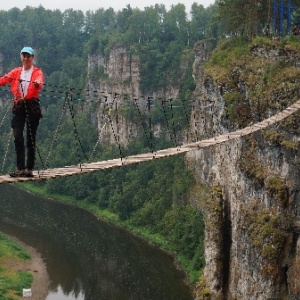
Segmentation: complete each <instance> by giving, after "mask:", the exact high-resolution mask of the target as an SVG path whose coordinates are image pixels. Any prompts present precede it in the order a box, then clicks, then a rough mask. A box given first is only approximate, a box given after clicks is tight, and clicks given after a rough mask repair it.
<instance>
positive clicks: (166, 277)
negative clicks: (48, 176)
mask: <svg viewBox="0 0 300 300" xmlns="http://www.w3.org/2000/svg"><path fill="white" fill-rule="evenodd" d="M0 195H1V196H0V206H1V209H0V231H2V232H5V233H7V234H9V235H11V236H14V237H16V238H18V239H19V240H21V241H22V242H24V243H26V244H28V245H30V246H32V247H34V248H35V249H37V251H38V252H39V253H40V254H41V256H42V257H43V259H44V262H45V263H46V265H47V272H48V274H49V279H50V286H49V294H48V296H47V298H46V300H75V299H77V300H127V299H128V300H129V299H130V300H139V299H141V300H143V299H145V300H150V299H151V300H192V299H193V297H192V293H191V290H190V288H189V287H188V286H187V285H186V284H185V283H184V273H183V272H181V271H179V270H177V269H176V267H175V265H174V260H173V258H172V257H171V256H169V255H167V254H166V253H164V252H163V251H161V250H159V249H158V248H157V247H153V246H151V245H149V244H148V243H146V242H145V241H143V240H141V239H139V238H137V237H135V236H134V235H131V234H129V233H128V232H127V231H125V230H122V229H120V228H118V227H116V226H113V225H111V224H107V223H106V222H103V221H101V220H99V219H98V218H97V217H95V216H94V215H93V214H91V213H89V212H88V211H86V210H83V209H80V208H77V207H75V206H71V205H65V204H61V203H59V202H56V201H54V200H51V199H47V198H44V197H39V196H36V195H32V194H30V193H27V192H25V191H23V190H21V189H19V188H18V187H16V186H15V185H4V184H2V185H0Z"/></svg>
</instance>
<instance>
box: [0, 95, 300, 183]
mask: <svg viewBox="0 0 300 300" xmlns="http://www.w3.org/2000/svg"><path fill="white" fill-rule="evenodd" d="M299 110H300V100H298V101H297V102H295V103H294V104H292V105H290V106H289V107H287V108H285V109H284V110H282V111H281V112H279V113H277V114H275V115H273V116H271V117H269V118H267V119H265V120H263V121H260V122H257V123H255V124H252V125H250V126H248V127H245V128H243V129H240V130H236V131H233V132H229V133H226V134H221V135H219V136H216V137H212V138H209V139H202V140H200V141H197V142H192V143H187V144H183V145H180V146H177V147H172V148H168V149H163V150H158V151H151V152H149V153H143V154H137V155H131V156H127V157H122V158H115V159H110V160H105V161H98V162H92V163H82V164H77V165H70V166H64V167H60V168H52V169H51V168H49V169H45V170H39V171H34V172H33V175H34V176H33V177H10V176H9V175H2V176H0V183H14V182H24V181H39V180H45V179H50V178H59V177H66V176H73V175H77V174H86V173H91V172H98V171H101V170H106V169H112V168H119V167H123V166H128V165H134V164H139V163H142V162H147V161H151V160H155V159H159V158H163V157H168V156H174V155H178V154H183V153H187V152H189V151H194V150H199V149H203V148H207V147H212V146H214V145H217V144H222V143H226V142H228V141H230V140H233V139H237V138H241V137H243V136H246V135H250V134H252V133H254V132H257V131H260V130H262V129H265V128H267V127H268V126H271V125H272V124H275V123H277V122H280V121H282V120H284V119H285V118H287V117H289V116H291V115H292V114H294V113H296V112H297V111H299Z"/></svg>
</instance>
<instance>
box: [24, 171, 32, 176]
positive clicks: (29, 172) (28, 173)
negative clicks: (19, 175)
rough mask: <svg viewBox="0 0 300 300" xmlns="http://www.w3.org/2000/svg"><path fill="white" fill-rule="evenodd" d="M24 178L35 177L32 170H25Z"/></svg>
mask: <svg viewBox="0 0 300 300" xmlns="http://www.w3.org/2000/svg"><path fill="white" fill-rule="evenodd" d="M23 177H33V174H32V170H30V169H26V170H24V175H23Z"/></svg>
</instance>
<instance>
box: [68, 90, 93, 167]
mask: <svg viewBox="0 0 300 300" xmlns="http://www.w3.org/2000/svg"><path fill="white" fill-rule="evenodd" d="M66 99H67V105H68V108H69V112H70V115H71V118H72V121H73V128H74V133H75V136H76V138H77V141H78V145H79V146H80V148H81V150H82V153H83V155H84V157H85V159H86V160H87V161H89V159H88V157H87V155H86V153H85V150H84V148H83V146H82V143H81V140H80V137H79V133H78V129H77V125H76V122H75V115H74V107H73V101H72V100H73V96H72V89H71V88H70V90H69V91H67V92H66ZM78 150H79V149H78V148H77V157H78V161H79V164H80V168H81V159H80V155H79V151H78Z"/></svg>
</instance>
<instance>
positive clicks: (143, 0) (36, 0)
mask: <svg viewBox="0 0 300 300" xmlns="http://www.w3.org/2000/svg"><path fill="white" fill-rule="evenodd" d="M194 2H196V3H197V4H198V5H200V4H202V5H203V6H204V7H205V8H206V7H207V6H209V5H210V4H213V3H214V2H215V0H102V1H97V0H81V1H78V0H77V1H76V0H9V1H4V0H1V5H0V10H9V9H11V8H13V7H17V8H19V9H24V8H25V7H26V6H31V7H38V6H40V5H41V6H43V7H44V8H45V9H51V10H54V9H59V10H61V11H65V10H66V9H68V8H73V9H74V10H81V11H83V12H86V11H88V10H92V11H95V10H96V9H98V8H104V9H108V8H110V7H112V8H113V9H114V10H115V11H119V10H122V9H123V8H126V6H127V5H128V4H130V6H131V8H139V9H140V10H144V8H145V7H147V6H151V5H155V4H164V5H165V6H166V9H167V10H169V9H170V7H171V5H176V4H178V3H183V4H184V5H185V6H186V12H187V13H189V11H190V8H191V5H192V4H193V3H194Z"/></svg>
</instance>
